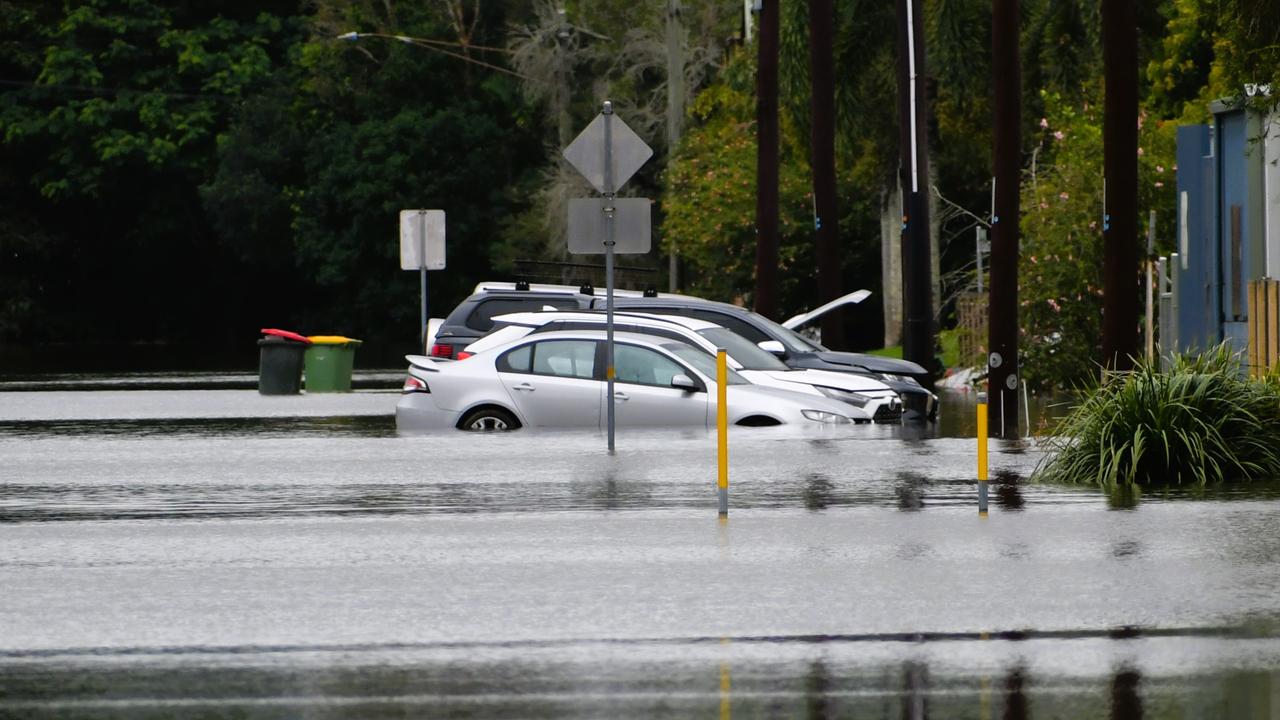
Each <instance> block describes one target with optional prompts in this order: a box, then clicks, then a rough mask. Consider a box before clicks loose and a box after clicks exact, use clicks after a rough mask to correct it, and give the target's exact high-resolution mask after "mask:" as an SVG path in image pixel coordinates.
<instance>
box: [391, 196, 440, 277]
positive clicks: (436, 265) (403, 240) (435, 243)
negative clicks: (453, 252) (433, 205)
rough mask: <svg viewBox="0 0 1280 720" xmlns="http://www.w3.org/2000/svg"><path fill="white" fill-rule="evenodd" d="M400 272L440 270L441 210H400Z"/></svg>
mask: <svg viewBox="0 0 1280 720" xmlns="http://www.w3.org/2000/svg"><path fill="white" fill-rule="evenodd" d="M400 269H402V270H443V269H444V211H443V210H401V211H400Z"/></svg>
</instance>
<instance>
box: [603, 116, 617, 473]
mask: <svg viewBox="0 0 1280 720" xmlns="http://www.w3.org/2000/svg"><path fill="white" fill-rule="evenodd" d="M601 113H602V114H603V115H604V190H605V192H604V226H605V235H604V267H605V270H604V272H605V276H604V287H605V361H604V362H605V377H606V378H607V381H608V382H607V387H606V388H605V392H606V393H607V394H608V398H609V404H608V409H609V419H608V423H609V453H610V454H613V452H614V442H613V437H614V400H613V215H614V207H613V196H614V187H613V132H612V123H611V121H612V120H613V103H611V102H609V101H608V100H605V101H604V109H603V110H602V111H601Z"/></svg>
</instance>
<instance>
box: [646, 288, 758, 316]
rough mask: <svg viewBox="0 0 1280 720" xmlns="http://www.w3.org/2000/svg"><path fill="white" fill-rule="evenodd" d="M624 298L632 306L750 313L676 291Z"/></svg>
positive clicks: (722, 303) (739, 307) (743, 308)
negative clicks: (705, 308)
mask: <svg viewBox="0 0 1280 720" xmlns="http://www.w3.org/2000/svg"><path fill="white" fill-rule="evenodd" d="M625 300H626V302H627V305H629V306H631V307H633V308H634V307H640V306H643V305H667V306H668V307H671V306H674V307H709V308H714V309H717V310H730V311H733V312H737V313H744V314H750V313H751V309H750V308H745V307H742V306H741V305H734V304H732V303H726V302H720V301H718V300H707V299H706V298H700V297H693V296H692V295H679V294H677V293H658V294H657V295H648V296H646V295H641V296H639V297H633V296H627V297H626V298H625Z"/></svg>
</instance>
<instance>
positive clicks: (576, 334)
mask: <svg viewBox="0 0 1280 720" xmlns="http://www.w3.org/2000/svg"><path fill="white" fill-rule="evenodd" d="M607 335H608V333H607V331H606V330H605V329H604V328H601V329H599V330H553V331H551V332H545V333H538V334H536V335H523V336H521V337H519V338H516V339H514V340H511V341H509V342H506V343H503V344H502V345H498V346H497V347H493V348H490V349H488V350H486V351H485V352H486V353H492V352H502V351H505V350H506V349H507V348H509V347H510V346H512V345H515V344H517V343H522V342H526V341H528V342H534V341H536V342H543V341H546V340H604V339H605V338H606V337H607ZM613 339H614V340H615V341H617V340H625V341H627V342H633V343H635V344H637V345H649V346H652V347H661V346H662V345H664V344H666V343H671V342H676V341H675V340H672V339H670V338H664V337H660V336H656V335H645V334H643V333H630V332H615V333H614V334H613Z"/></svg>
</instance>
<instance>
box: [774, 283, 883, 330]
mask: <svg viewBox="0 0 1280 720" xmlns="http://www.w3.org/2000/svg"><path fill="white" fill-rule="evenodd" d="M869 297H871V291H870V290H854V291H853V292H851V293H849V294H848V295H841V296H840V297H838V298H836V299H835V300H832V301H831V302H829V303H827V304H825V305H823V306H821V307H819V308H818V309H816V310H810V311H809V312H807V313H804V314H803V315H796V316H795V317H793V318H791V319H789V320H787V321H786V322H784V323H782V327H784V328H787V329H788V330H795V329H796V328H798V327H800V326H801V325H804V324H805V323H807V322H809V321H810V320H814V319H816V318H818V317H821V316H822V315H826V314H827V313H828V312H831V311H832V310H835V309H836V308H838V307H840V306H841V305H856V304H858V303H860V302H862V301H863V300H866V299H867V298H869Z"/></svg>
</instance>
